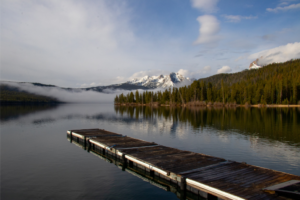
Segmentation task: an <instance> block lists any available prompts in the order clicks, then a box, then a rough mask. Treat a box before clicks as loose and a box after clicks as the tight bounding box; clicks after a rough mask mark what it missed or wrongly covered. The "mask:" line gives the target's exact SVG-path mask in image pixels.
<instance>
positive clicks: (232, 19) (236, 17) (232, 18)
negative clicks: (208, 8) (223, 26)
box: [223, 15, 257, 23]
mask: <svg viewBox="0 0 300 200" xmlns="http://www.w3.org/2000/svg"><path fill="white" fill-rule="evenodd" d="M223 17H224V18H225V19H227V21H228V22H234V23H237V22H240V21H241V20H242V19H257V16H251V15H250V16H241V15H223Z"/></svg>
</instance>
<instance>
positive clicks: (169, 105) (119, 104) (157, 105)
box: [115, 102, 300, 108]
mask: <svg viewBox="0 0 300 200" xmlns="http://www.w3.org/2000/svg"><path fill="white" fill-rule="evenodd" d="M115 105H117V106H154V107H159V106H166V107H209V108H220V107H225V108H236V107H246V108H248V107H253V108H300V105H295V104H291V105H286V104H266V105H264V104H253V105H251V104H247V105H245V104H233V103H226V104H223V103H219V102H215V103H207V104H204V103H202V104H199V105H194V104H192V103H188V104H160V103H156V102H155V103H147V104H141V103H115Z"/></svg>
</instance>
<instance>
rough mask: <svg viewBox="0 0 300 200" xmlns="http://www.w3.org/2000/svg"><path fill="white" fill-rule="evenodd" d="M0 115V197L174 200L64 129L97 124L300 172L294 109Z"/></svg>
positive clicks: (69, 109) (97, 107) (68, 108)
mask: <svg viewBox="0 0 300 200" xmlns="http://www.w3.org/2000/svg"><path fill="white" fill-rule="evenodd" d="M0 121H1V122H0V125H1V198H2V199H177V196H176V194H174V193H172V192H166V191H164V190H163V189H160V188H158V187H156V186H154V185H152V184H150V183H148V182H147V181H145V180H143V179H141V178H138V177H136V176H134V175H132V174H130V173H128V172H124V171H122V170H120V169H119V168H118V167H116V166H115V165H114V164H111V163H108V162H106V161H104V160H102V159H99V158H98V157H97V156H95V155H93V154H91V153H88V152H87V151H84V150H83V149H81V148H79V147H78V146H76V145H74V144H72V143H70V142H69V141H68V140H67V137H66V130H69V129H84V128H101V129H106V130H109V131H113V132H117V133H120V134H123V135H128V136H131V137H134V138H139V139H143V140H146V141H151V142H152V141H153V142H156V143H158V144H162V145H166V146H170V147H175V148H179V149H183V150H189V151H193V152H199V153H204V154H208V155H212V156H217V157H221V158H225V159H228V160H235V161H243V162H247V163H249V164H253V165H258V166H262V167H267V168H271V169H275V170H279V171H284V172H288V173H292V174H296V175H300V110H299V109H291V108H290V109H257V108H251V109H243V108H241V109H239V108H238V109H192V110H191V109H182V108H177V109H174V108H173V109H171V108H168V107H162V108H149V107H144V108H143V109H142V108H133V107H114V106H113V105H111V104H66V105H60V106H38V107H36V106H9V107H1V119H0Z"/></svg>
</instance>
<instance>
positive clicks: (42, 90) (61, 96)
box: [0, 81, 191, 103]
mask: <svg viewBox="0 0 300 200" xmlns="http://www.w3.org/2000/svg"><path fill="white" fill-rule="evenodd" d="M0 84H1V85H8V86H11V87H16V88H18V89H20V90H21V91H25V92H30V93H33V94H38V95H43V96H48V97H54V98H56V99H58V100H60V101H63V102H67V103H113V102H114V98H115V97H116V95H119V94H121V93H123V94H125V95H126V94H127V93H129V92H131V91H129V90H110V89H105V90H103V91H104V92H105V93H100V92H95V91H83V90H79V89H77V90H76V89H74V91H68V90H65V89H62V88H59V87H39V86H34V85H32V84H31V83H16V82H9V81H1V83H0ZM189 84H191V82H182V83H179V84H176V85H175V86H174V87H177V88H179V87H183V86H187V85H189ZM160 90H162V91H164V90H166V88H157V89H153V90H147V91H153V92H157V91H160ZM135 91H136V90H133V91H132V92H135ZM138 91H139V92H143V90H138Z"/></svg>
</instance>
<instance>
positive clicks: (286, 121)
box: [115, 106, 300, 146]
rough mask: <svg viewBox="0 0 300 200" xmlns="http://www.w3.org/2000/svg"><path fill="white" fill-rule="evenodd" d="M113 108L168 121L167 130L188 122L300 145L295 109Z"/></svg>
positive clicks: (298, 116)
mask: <svg viewBox="0 0 300 200" xmlns="http://www.w3.org/2000/svg"><path fill="white" fill-rule="evenodd" d="M115 111H116V113H117V114H118V115H120V116H123V117H124V116H127V117H129V118H131V119H140V118H143V119H161V118H163V119H164V120H171V121H172V126H171V131H172V130H174V129H176V126H177V124H186V123H188V124H189V125H190V126H191V127H192V128H193V129H195V130H197V129H203V128H214V129H218V130H224V131H226V132H227V133H230V131H232V132H235V133H240V134H243V135H250V136H251V137H260V138H265V139H270V140H276V141H280V142H284V143H288V144H289V145H297V146H300V132H299V130H300V109H299V108H247V109H246V108H206V107H204V108H202V107H196V108H184V107H149V106H144V107H132V106H115ZM270 142H271V141H270Z"/></svg>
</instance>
